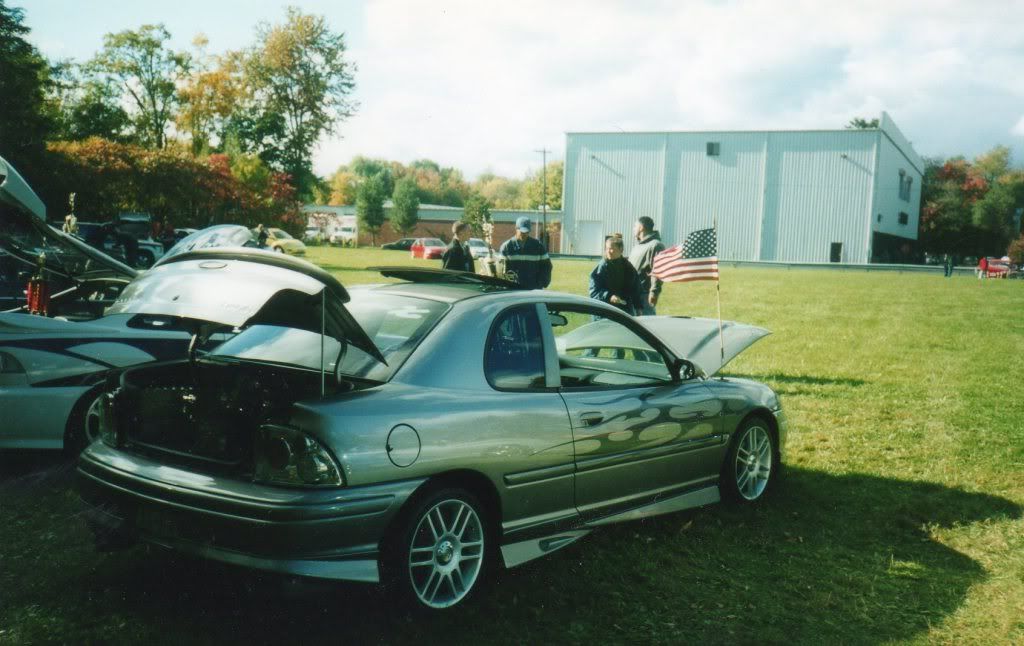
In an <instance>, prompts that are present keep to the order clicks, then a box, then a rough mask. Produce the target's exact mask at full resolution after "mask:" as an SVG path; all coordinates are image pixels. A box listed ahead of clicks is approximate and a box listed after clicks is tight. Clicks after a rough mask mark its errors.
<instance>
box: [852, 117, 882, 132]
mask: <svg viewBox="0 0 1024 646" xmlns="http://www.w3.org/2000/svg"><path fill="white" fill-rule="evenodd" d="M877 127H878V119H870V120H869V119H865V118H863V117H854V118H852V119H850V123H848V124H846V128H847V129H848V130H868V129H871V128H877Z"/></svg>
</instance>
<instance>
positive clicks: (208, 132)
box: [176, 36, 248, 154]
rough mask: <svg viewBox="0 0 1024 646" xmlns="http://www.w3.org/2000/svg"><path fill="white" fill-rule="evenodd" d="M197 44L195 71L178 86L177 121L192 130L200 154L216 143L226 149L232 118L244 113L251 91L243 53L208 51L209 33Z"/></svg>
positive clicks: (182, 128)
mask: <svg viewBox="0 0 1024 646" xmlns="http://www.w3.org/2000/svg"><path fill="white" fill-rule="evenodd" d="M193 44H194V46H195V48H196V53H195V54H194V55H193V56H192V61H193V63H192V68H191V73H190V74H189V76H188V77H187V78H186V79H185V80H184V82H183V83H182V85H181V87H180V89H179V90H178V100H179V102H180V105H181V110H180V111H179V112H178V114H177V117H176V121H177V124H178V129H179V130H181V131H183V132H187V133H188V134H189V136H190V138H191V140H192V152H193V153H194V154H199V153H201V152H202V151H203V150H208V149H211V148H213V146H214V144H215V143H219V144H220V146H221V148H222V149H223V147H224V145H225V143H226V142H225V139H226V136H227V132H228V130H229V124H230V123H231V119H232V117H233V116H234V115H236V114H239V113H241V111H242V109H243V104H244V103H245V101H246V100H247V98H248V94H247V92H246V87H247V86H246V84H245V80H244V78H243V76H242V59H241V56H240V55H238V54H237V53H235V52H229V53H228V54H225V55H224V56H211V55H209V54H207V53H206V47H207V44H208V41H207V39H206V37H205V36H197V37H196V38H195V40H194V41H193Z"/></svg>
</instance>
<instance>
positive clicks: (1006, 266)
mask: <svg viewBox="0 0 1024 646" xmlns="http://www.w3.org/2000/svg"><path fill="white" fill-rule="evenodd" d="M1009 275H1010V259H1009V258H1008V257H1006V256H1004V257H1002V258H989V259H988V277H989V278H1006V277H1008V276H1009Z"/></svg>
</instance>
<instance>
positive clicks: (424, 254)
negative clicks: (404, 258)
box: [409, 238, 448, 260]
mask: <svg viewBox="0 0 1024 646" xmlns="http://www.w3.org/2000/svg"><path fill="white" fill-rule="evenodd" d="M447 246H448V245H446V244H445V243H444V242H442V241H441V240H439V239H438V238H416V241H415V242H413V243H412V246H411V247H409V249H410V251H412V257H413V258H424V259H428V260H429V259H431V258H440V257H441V256H443V255H444V250H445V249H446V248H447Z"/></svg>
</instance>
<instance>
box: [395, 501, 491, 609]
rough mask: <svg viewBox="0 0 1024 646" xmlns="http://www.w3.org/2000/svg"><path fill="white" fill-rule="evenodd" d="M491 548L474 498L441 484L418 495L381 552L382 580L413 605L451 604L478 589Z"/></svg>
mask: <svg viewBox="0 0 1024 646" xmlns="http://www.w3.org/2000/svg"><path fill="white" fill-rule="evenodd" d="M490 549H491V546H490V536H489V535H488V532H487V518H486V517H485V515H484V511H483V506H482V505H481V504H480V502H479V501H478V500H477V499H476V497H475V496H473V494H471V493H469V492H468V491H465V490H462V489H441V490H439V491H436V492H434V493H432V494H430V495H427V496H425V497H424V498H422V499H421V500H420V501H419V503H417V504H416V505H415V506H414V507H413V509H412V510H411V513H409V514H408V515H407V516H406V521H405V523H404V525H403V526H402V528H401V529H400V531H399V533H398V534H397V535H395V536H394V537H393V540H392V541H391V544H390V546H389V547H388V548H387V549H386V553H385V564H384V566H385V573H386V583H387V585H388V586H389V587H390V588H391V589H392V591H393V592H394V593H396V594H398V595H399V596H401V597H403V598H404V600H405V601H406V602H407V603H409V604H410V605H411V606H412V607H413V608H416V609H421V610H428V611H432V610H444V609H446V608H451V607H453V606H455V605H457V604H459V603H462V602H464V601H465V600H466V599H468V598H469V597H470V596H471V595H472V594H473V593H474V592H475V591H476V590H477V589H479V587H480V585H481V582H482V580H483V579H484V575H485V573H486V571H487V569H488V568H489V566H490V558H489V555H488V551H489V550H490Z"/></svg>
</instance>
